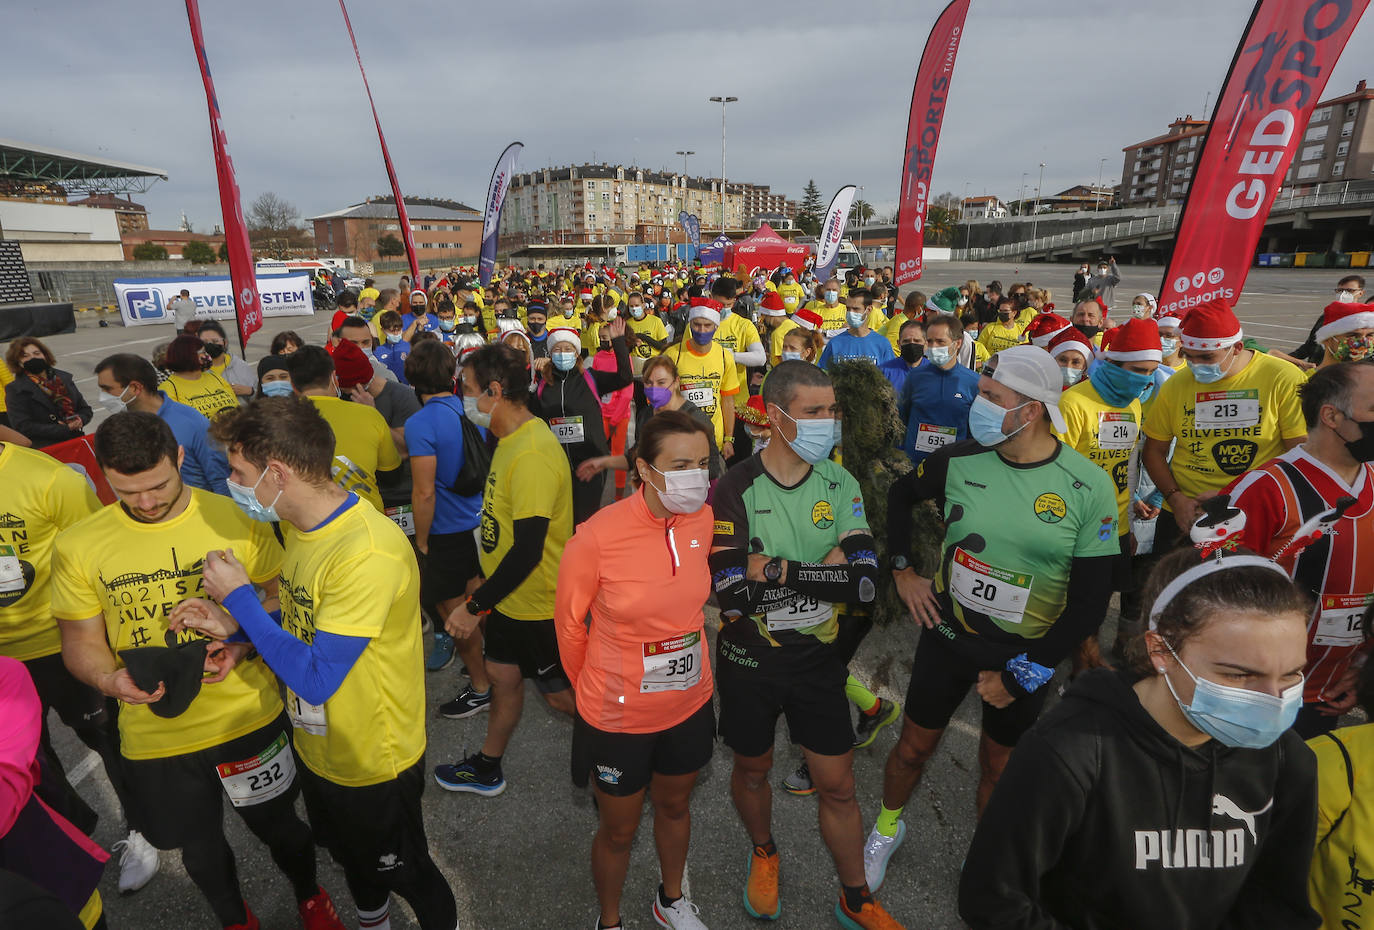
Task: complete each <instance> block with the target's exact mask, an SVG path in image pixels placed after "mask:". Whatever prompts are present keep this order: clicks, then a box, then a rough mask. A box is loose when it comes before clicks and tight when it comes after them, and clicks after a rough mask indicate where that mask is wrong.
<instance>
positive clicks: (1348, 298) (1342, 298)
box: [1336, 291, 1355, 304]
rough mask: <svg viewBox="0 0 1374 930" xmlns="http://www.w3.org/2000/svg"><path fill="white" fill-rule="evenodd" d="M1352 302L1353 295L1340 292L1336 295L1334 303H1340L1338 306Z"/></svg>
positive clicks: (1353, 300)
mask: <svg viewBox="0 0 1374 930" xmlns="http://www.w3.org/2000/svg"><path fill="white" fill-rule="evenodd" d="M1354 302H1355V295H1354V294H1352V293H1350V292H1349V291H1341V292H1340V293H1338V294H1337V295H1336V303H1340V304H1353V303H1354Z"/></svg>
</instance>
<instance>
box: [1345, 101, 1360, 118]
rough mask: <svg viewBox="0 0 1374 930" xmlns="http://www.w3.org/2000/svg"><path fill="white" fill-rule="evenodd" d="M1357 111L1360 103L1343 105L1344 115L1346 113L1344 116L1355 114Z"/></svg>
mask: <svg viewBox="0 0 1374 930" xmlns="http://www.w3.org/2000/svg"><path fill="white" fill-rule="evenodd" d="M1358 112H1360V105H1359V104H1358V103H1350V104H1346V107H1345V115H1346V116H1354V115H1355V114H1356V113H1358Z"/></svg>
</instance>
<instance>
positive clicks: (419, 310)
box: [410, 304, 425, 316]
mask: <svg viewBox="0 0 1374 930" xmlns="http://www.w3.org/2000/svg"><path fill="white" fill-rule="evenodd" d="M410 315H411V316H424V315H425V305H424V304H411V305H410Z"/></svg>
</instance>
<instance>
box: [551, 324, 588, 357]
mask: <svg viewBox="0 0 1374 930" xmlns="http://www.w3.org/2000/svg"><path fill="white" fill-rule="evenodd" d="M560 342H566V343H569V344H570V345H572V347H573V348H575V349H580V348H582V337H581V336H580V335H579V334H578V332H577V330H575V329H569V328H568V327H566V326H560V327H558V328H557V329H551V330H549V351H550V352H552V351H553V347H554V346H556V345H557V344H558V343H560Z"/></svg>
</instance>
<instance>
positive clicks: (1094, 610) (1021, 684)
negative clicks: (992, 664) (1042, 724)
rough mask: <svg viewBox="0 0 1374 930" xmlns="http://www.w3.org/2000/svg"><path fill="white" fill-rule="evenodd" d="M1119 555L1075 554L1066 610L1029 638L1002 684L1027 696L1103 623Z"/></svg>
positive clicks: (1014, 691) (1008, 689) (1012, 661)
mask: <svg viewBox="0 0 1374 930" xmlns="http://www.w3.org/2000/svg"><path fill="white" fill-rule="evenodd" d="M1118 558H1120V556H1119V555H1094V556H1075V557H1074V559H1073V562H1072V564H1071V565H1070V568H1069V586H1068V600H1067V603H1066V604H1065V606H1064V611H1063V613H1061V614H1060V615H1059V619H1058V620H1055V621H1054V623H1052V624H1050V627H1049V630H1048V631H1047V632H1046V633H1045V635H1044V636H1042V637H1040V638H1039V639H1032V640H1027V641H1026V651H1025V652H1024V653H1023V654H1022V655H1021V656H1018V657H1017V658H1015V659H1012V660H1011V661H1010V662H1008V663H1007V665H1008V668H1006V669H1004V670H1003V672H1002V684H1003V685H1004V686H1005V687H1006V689H1007V691H1008V692H1009V693H1010V694H1011V695H1012V696H1013V697H1018V698H1020V697H1025V696H1026V695H1028V694H1030V693H1031V692H1032V691H1034V690H1036V688H1039V687H1043V686H1044V684H1045V683H1046V682H1048V681H1049V679H1050V677H1051V676H1052V675H1053V674H1054V667H1055V666H1056V665H1058V664H1059V663H1060V662H1062V661H1064V659H1066V658H1068V655H1069V653H1071V652H1072V651H1073V649H1074V647H1075V646H1077V645H1078V644H1079V643H1081V642H1082V641H1083V640H1084V639H1086V638H1087V637H1089V636H1091V635H1093V633H1094V632H1095V631H1096V630H1097V628H1098V627H1099V626H1100V625H1101V624H1102V620H1103V618H1104V617H1106V615H1107V603H1108V602H1109V601H1110V600H1111V599H1112V568H1113V563H1114V562H1115V561H1116V560H1117V559H1118ZM1028 666H1032V667H1028ZM1033 666H1038V668H1034V667H1033Z"/></svg>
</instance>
